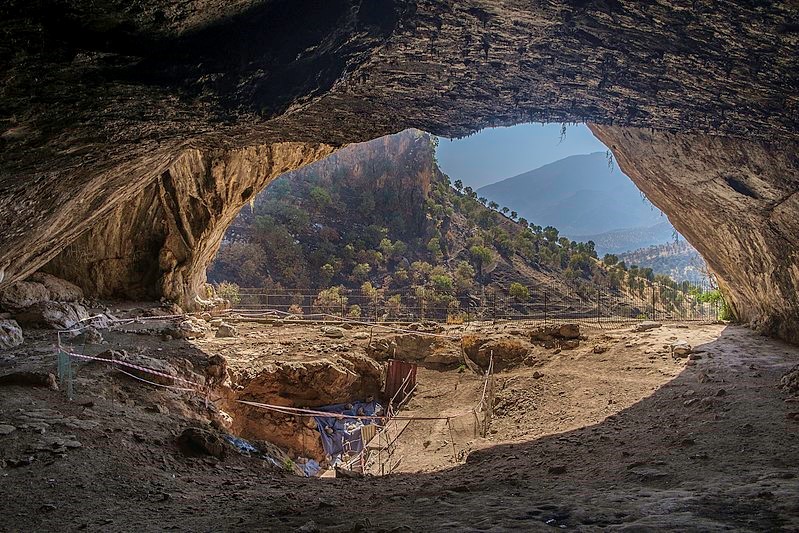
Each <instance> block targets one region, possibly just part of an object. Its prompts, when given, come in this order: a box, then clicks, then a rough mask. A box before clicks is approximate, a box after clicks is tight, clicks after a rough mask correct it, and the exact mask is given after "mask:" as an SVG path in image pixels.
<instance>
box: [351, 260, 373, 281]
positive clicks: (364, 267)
mask: <svg viewBox="0 0 799 533" xmlns="http://www.w3.org/2000/svg"><path fill="white" fill-rule="evenodd" d="M371 271H372V267H371V266H370V265H369V263H358V264H357V265H355V266H354V267H353V268H352V277H353V279H355V280H356V281H364V280H365V279H366V278H367V277H368V276H369V272H371Z"/></svg>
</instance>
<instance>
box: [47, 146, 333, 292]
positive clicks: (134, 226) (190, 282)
mask: <svg viewBox="0 0 799 533" xmlns="http://www.w3.org/2000/svg"><path fill="white" fill-rule="evenodd" d="M332 151H333V148H332V147H330V146H328V145H324V144H306V143H276V144H271V145H260V146H252V147H248V148H245V149H240V150H232V151H224V150H219V151H200V150H187V151H185V152H183V154H181V156H180V157H178V159H177V160H176V161H175V162H174V163H173V164H172V165H170V166H169V167H168V168H167V169H165V170H164V172H163V173H162V174H161V175H160V176H159V177H158V178H157V179H156V180H155V181H154V182H153V183H151V184H150V185H148V186H147V187H145V188H144V189H143V190H142V191H141V192H140V193H139V194H137V195H135V196H134V197H133V198H131V199H130V200H127V201H125V202H121V203H120V205H118V206H117V207H116V208H115V209H113V211H112V212H111V213H110V214H109V215H107V216H106V217H104V218H103V219H102V220H100V221H98V222H97V223H95V224H93V225H92V227H91V228H90V229H89V230H88V231H86V232H85V233H83V234H82V235H81V236H80V237H79V238H78V239H76V240H75V241H73V242H72V243H71V244H70V245H69V246H68V247H67V248H66V249H64V250H63V251H62V252H61V253H60V254H59V255H58V256H56V257H55V258H54V259H53V260H51V261H50V262H49V263H48V264H47V265H46V266H45V267H44V268H43V270H45V271H47V272H50V273H52V274H56V275H58V276H60V277H62V278H65V279H68V280H70V281H73V282H74V283H76V284H79V285H80V286H82V287H83V289H84V292H85V293H86V294H87V296H91V297H105V298H108V297H117V298H132V299H153V298H159V297H162V296H163V297H166V298H168V299H170V300H172V301H175V302H178V303H180V304H181V305H183V306H184V307H186V308H192V307H195V305H194V304H195V303H196V302H195V296H198V295H199V296H201V297H203V296H204V294H203V292H204V291H202V287H203V285H204V284H205V281H206V279H205V269H206V266H207V265H208V264H210V262H211V261H212V260H213V258H214V256H215V255H216V252H217V250H218V249H219V245H220V243H221V242H222V238H223V237H224V233H225V230H226V229H227V228H228V226H229V225H230V223H231V222H232V221H233V219H234V218H235V216H236V215H237V214H238V212H239V210H240V209H241V207H242V206H243V205H244V204H245V203H246V202H248V201H249V200H250V199H251V198H253V197H254V196H255V195H256V194H258V193H259V192H260V191H261V190H262V189H263V188H264V187H266V185H267V184H268V183H269V182H270V181H272V180H273V179H274V178H276V177H277V176H279V175H280V174H282V173H284V172H287V171H289V170H293V169H295V168H299V167H301V166H303V165H306V164H308V163H311V162H314V161H317V160H318V159H321V158H323V157H325V156H327V155H328V154H330V153H331V152H332Z"/></svg>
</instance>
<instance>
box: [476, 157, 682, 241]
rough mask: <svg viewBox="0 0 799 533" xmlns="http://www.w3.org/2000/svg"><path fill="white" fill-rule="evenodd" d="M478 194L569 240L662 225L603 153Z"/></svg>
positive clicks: (549, 167)
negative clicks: (610, 164)
mask: <svg viewBox="0 0 799 533" xmlns="http://www.w3.org/2000/svg"><path fill="white" fill-rule="evenodd" d="M477 192H478V194H479V195H480V196H484V197H486V198H488V199H489V200H493V201H495V202H497V203H498V204H500V205H501V206H507V207H509V208H510V209H512V210H514V211H516V212H518V213H519V216H522V217H524V218H526V219H527V220H529V221H530V222H532V223H535V224H538V225H541V226H554V227H556V228H558V229H560V231H561V233H562V234H564V235H566V236H568V237H570V238H575V236H578V235H597V234H601V233H605V232H609V231H614V230H618V229H622V228H648V227H652V226H655V225H657V224H658V223H660V222H662V221H663V220H664V219H663V218H662V217H661V214H660V211H658V210H657V209H656V208H654V207H653V206H652V205H651V204H650V203H649V202H647V201H646V200H645V199H643V198H642V196H641V193H640V192H639V190H638V189H637V188H636V187H635V185H634V184H633V182H632V181H630V179H629V178H628V177H627V176H625V175H624V174H623V173H622V172H621V171H620V170H619V169H618V168H615V167H614V168H611V167H610V166H609V165H608V162H607V159H606V155H605V154H604V153H603V152H595V153H593V154H586V155H574V156H570V157H567V158H564V159H561V160H559V161H555V162H554V163H550V164H548V165H544V166H543V167H540V168H537V169H535V170H531V171H529V172H525V173H523V174H519V175H518V176H513V177H511V178H507V179H504V180H502V181H498V182H497V183H492V184H491V185H486V186H485V187H481V188H480V189H478V191H477ZM667 224H668V223H667ZM575 240H576V239H575ZM647 244H651V243H647ZM628 249H630V248H628Z"/></svg>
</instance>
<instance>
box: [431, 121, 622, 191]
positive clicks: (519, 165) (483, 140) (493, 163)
mask: <svg viewBox="0 0 799 533" xmlns="http://www.w3.org/2000/svg"><path fill="white" fill-rule="evenodd" d="M560 128H561V126H560V124H545V125H543V126H542V125H540V124H521V125H518V126H513V127H510V128H488V129H485V130H482V131H480V132H479V133H477V134H475V135H472V136H471V137H467V138H465V139H453V140H450V139H447V138H445V137H441V140H440V142H439V144H438V151H437V153H436V157H437V158H438V164H439V166H440V167H441V169H442V170H443V171H444V172H445V173H447V174H448V175H449V177H450V178H452V180H453V181H455V180H456V179H460V180H461V181H463V183H464V185H469V186H471V187H473V188H474V189H477V188H478V187H482V186H483V185H488V184H489V183H494V182H496V181H499V180H502V179H505V178H510V177H511V176H515V175H517V174H521V173H522V172H527V171H528V170H533V169H535V168H538V167H540V166H542V165H546V164H547V163H552V162H553V161H557V160H558V159H563V158H564V157H568V156H570V155H575V154H590V153H592V152H604V151H605V150H607V148H606V147H605V145H604V144H602V143H601V142H600V141H599V139H597V138H596V137H594V136H593V134H592V133H591V132H590V131H589V130H588V127H586V126H585V125H584V124H578V125H575V126H568V127H567V130H566V138H565V139H563V141H562V142H561V139H560Z"/></svg>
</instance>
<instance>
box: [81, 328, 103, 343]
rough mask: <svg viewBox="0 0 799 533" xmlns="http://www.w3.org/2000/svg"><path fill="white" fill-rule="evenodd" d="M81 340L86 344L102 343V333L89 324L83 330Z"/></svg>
mask: <svg viewBox="0 0 799 533" xmlns="http://www.w3.org/2000/svg"><path fill="white" fill-rule="evenodd" d="M83 340H84V341H85V342H86V344H102V343H103V335H102V334H101V333H100V332H99V331H98V330H97V328H95V327H94V326H89V327H88V328H86V329H85V330H83Z"/></svg>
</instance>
